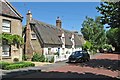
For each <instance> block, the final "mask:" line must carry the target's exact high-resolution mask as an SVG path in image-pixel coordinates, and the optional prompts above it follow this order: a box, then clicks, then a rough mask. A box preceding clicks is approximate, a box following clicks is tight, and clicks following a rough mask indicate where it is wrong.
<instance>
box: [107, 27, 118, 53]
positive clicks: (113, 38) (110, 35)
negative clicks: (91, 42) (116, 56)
mask: <svg viewBox="0 0 120 80" xmlns="http://www.w3.org/2000/svg"><path fill="white" fill-rule="evenodd" d="M119 33H120V28H111V29H110V30H108V31H107V32H106V36H107V42H108V44H111V45H112V46H113V47H115V51H118V52H120V34H119Z"/></svg>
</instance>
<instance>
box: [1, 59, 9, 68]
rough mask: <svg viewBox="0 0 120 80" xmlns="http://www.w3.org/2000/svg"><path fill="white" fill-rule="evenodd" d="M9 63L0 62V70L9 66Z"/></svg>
mask: <svg viewBox="0 0 120 80" xmlns="http://www.w3.org/2000/svg"><path fill="white" fill-rule="evenodd" d="M10 64H11V63H8V62H3V61H2V62H0V69H4V68H5V67H6V66H8V65H10Z"/></svg>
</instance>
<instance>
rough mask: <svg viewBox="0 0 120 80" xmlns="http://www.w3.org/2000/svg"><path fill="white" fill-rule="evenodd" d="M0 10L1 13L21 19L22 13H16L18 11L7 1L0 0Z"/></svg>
mask: <svg viewBox="0 0 120 80" xmlns="http://www.w3.org/2000/svg"><path fill="white" fill-rule="evenodd" d="M0 4H1V5H0V7H1V9H2V10H1V12H2V14H3V15H7V16H11V17H15V18H19V19H21V20H22V15H21V14H20V13H18V11H17V10H16V9H15V8H14V7H13V6H12V5H11V4H10V3H9V2H7V1H5V2H1V1H0Z"/></svg>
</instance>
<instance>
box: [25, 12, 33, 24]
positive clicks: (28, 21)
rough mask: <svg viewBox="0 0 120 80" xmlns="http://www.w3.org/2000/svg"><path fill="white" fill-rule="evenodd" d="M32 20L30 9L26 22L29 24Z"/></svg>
mask: <svg viewBox="0 0 120 80" xmlns="http://www.w3.org/2000/svg"><path fill="white" fill-rule="evenodd" d="M31 20H32V13H31V11H30V10H28V13H27V14H26V23H27V24H29V23H30V21H31ZM27 24H26V25H27Z"/></svg>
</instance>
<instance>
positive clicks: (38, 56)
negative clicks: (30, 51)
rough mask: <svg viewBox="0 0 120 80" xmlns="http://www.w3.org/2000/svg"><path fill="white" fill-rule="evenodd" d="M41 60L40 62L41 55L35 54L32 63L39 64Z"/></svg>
mask: <svg viewBox="0 0 120 80" xmlns="http://www.w3.org/2000/svg"><path fill="white" fill-rule="evenodd" d="M39 60H40V55H39V54H37V53H35V54H34V55H33V57H32V61H36V62H39Z"/></svg>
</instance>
